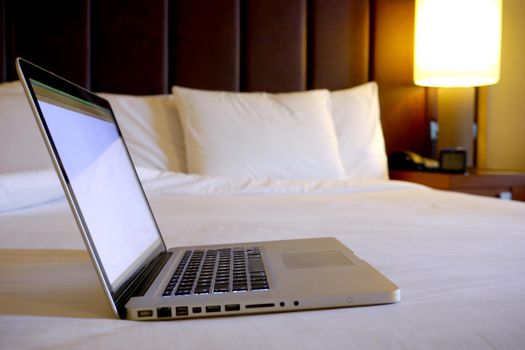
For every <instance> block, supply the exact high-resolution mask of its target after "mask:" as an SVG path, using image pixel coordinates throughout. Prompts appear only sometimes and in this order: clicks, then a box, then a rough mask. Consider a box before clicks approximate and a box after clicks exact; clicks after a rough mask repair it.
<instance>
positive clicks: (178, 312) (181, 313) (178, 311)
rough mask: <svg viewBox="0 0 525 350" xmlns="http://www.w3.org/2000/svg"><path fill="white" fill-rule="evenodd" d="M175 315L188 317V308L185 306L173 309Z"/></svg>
mask: <svg viewBox="0 0 525 350" xmlns="http://www.w3.org/2000/svg"><path fill="white" fill-rule="evenodd" d="M175 315H177V316H188V307H187V306H177V307H176V308H175Z"/></svg>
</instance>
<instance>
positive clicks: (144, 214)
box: [30, 79, 162, 290]
mask: <svg viewBox="0 0 525 350" xmlns="http://www.w3.org/2000/svg"><path fill="white" fill-rule="evenodd" d="M30 82H31V85H32V87H33V91H34V92H35V96H36V98H37V100H38V105H39V107H40V110H41V112H42V116H43V119H44V123H45V126H46V128H47V131H48V134H49V136H50V139H51V140H50V141H51V142H52V144H53V145H54V148H55V149H56V152H57V153H58V158H59V159H58V161H59V163H60V166H61V168H62V172H63V173H65V176H64V177H65V179H66V182H67V183H68V184H69V188H70V189H71V192H72V197H73V200H74V201H75V202H76V207H77V209H78V210H79V212H80V215H81V217H82V220H83V223H84V226H85V229H86V230H87V231H88V233H89V236H90V238H91V241H92V244H93V245H94V247H95V249H94V250H95V253H96V254H97V256H98V259H99V261H100V263H101V265H102V269H103V272H104V274H105V275H106V278H107V279H108V281H109V283H110V284H111V287H112V289H113V290H115V289H117V288H118V287H119V286H120V285H121V284H122V283H123V282H124V281H125V280H126V279H127V278H128V277H129V276H130V275H131V273H132V272H133V271H135V270H136V269H137V267H138V266H140V265H142V264H143V263H144V261H145V259H147V258H148V257H149V256H150V255H151V254H152V252H153V251H154V250H155V249H156V248H158V246H159V244H161V241H162V239H161V237H160V234H159V232H158V228H157V225H156V223H155V220H154V218H153V215H152V213H151V210H150V208H149V206H148V203H147V202H146V199H145V197H144V193H143V191H142V188H141V185H140V183H139V182H138V179H137V177H136V174H135V171H134V169H133V164H132V163H131V160H130V158H129V156H128V153H127V150H126V147H125V145H124V142H123V140H122V137H121V135H120V134H119V130H118V128H117V126H116V125H115V122H114V118H113V116H112V114H111V111H110V110H109V109H106V108H104V107H102V106H99V105H97V104H94V103H92V102H89V101H85V100H82V99H80V98H78V97H76V96H72V95H69V94H67V93H65V92H63V91H60V90H57V89H55V88H53V87H50V86H47V85H45V84H43V83H41V82H39V81H36V80H33V79H30Z"/></svg>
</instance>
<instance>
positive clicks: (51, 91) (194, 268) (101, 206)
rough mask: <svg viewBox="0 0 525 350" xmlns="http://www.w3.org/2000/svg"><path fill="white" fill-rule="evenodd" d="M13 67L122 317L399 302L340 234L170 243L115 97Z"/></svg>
mask: <svg viewBox="0 0 525 350" xmlns="http://www.w3.org/2000/svg"><path fill="white" fill-rule="evenodd" d="M16 68H17V72H18V75H19V77H20V80H21V82H22V85H23V87H24V90H25V92H26V95H27V97H28V100H29V104H30V105H31V108H32V110H33V113H34V115H35V117H36V121H37V124H38V126H39V129H40V131H41V133H42V136H43V138H44V140H45V143H46V145H47V149H48V151H49V154H50V156H51V158H52V160H53V163H54V166H55V169H56V172H57V174H58V177H59V178H60V181H61V183H62V187H63V189H64V192H65V195H66V198H67V200H68V202H69V205H70V207H71V211H72V212H73V215H74V217H75V219H76V222H77V225H78V228H79V230H80V232H81V234H82V237H83V239H84V243H85V245H86V248H87V250H88V251H89V254H90V256H91V260H92V262H93V265H94V267H95V269H96V271H97V274H98V276H99V279H100V282H101V284H102V287H103V289H104V292H105V294H106V296H107V299H108V301H109V304H110V305H111V308H112V309H113V311H114V313H115V315H116V316H118V317H120V318H127V319H132V320H168V319H186V318H199V317H210V316H225V315H229V316H232V315H243V314H256V313H268V312H284V311H298V310H308V309H321V308H336V307H348V306H360V305H374V304H386V303H395V302H397V301H399V300H400V289H399V287H398V286H396V285H395V284H394V283H393V282H391V281H390V280H389V279H388V278H386V277H385V276H383V275H382V274H381V273H380V272H378V271H377V270H376V269H374V268H373V267H372V266H371V265H369V264H368V263H367V262H365V261H364V260H362V259H360V258H359V257H358V256H357V255H355V254H354V253H353V252H352V251H351V250H350V249H348V248H347V247H346V246H344V245H343V244H342V243H340V242H339V241H338V240H337V239H335V238H330V237H323V238H315V239H295V240H281V241H264V242H263V241H261V242H250V243H246V242H239V243H232V244H223V245H207V246H192V247H175V248H170V249H167V247H166V245H165V243H164V241H163V238H162V235H161V233H160V231H159V228H158V226H157V223H156V222H155V218H154V215H153V213H152V210H151V208H150V205H149V204H148V200H147V199H146V196H145V195H144V190H143V188H142V186H141V183H140V181H139V179H138V176H137V173H136V171H135V168H134V166H133V162H132V160H131V157H130V155H129V152H128V150H127V147H126V143H125V142H124V139H123V137H122V134H121V131H120V129H119V126H118V123H117V121H116V120H115V116H114V114H113V112H112V110H111V106H110V104H109V102H108V101H107V100H105V99H103V98H101V97H99V96H97V95H96V94H94V93H92V92H90V91H88V90H86V89H84V88H82V87H80V86H77V85H75V84H73V83H71V82H69V81H67V80H65V79H63V78H61V77H59V76H57V75H55V74H53V73H50V72H48V71H46V70H44V69H42V68H40V67H38V66H36V65H34V64H32V63H30V62H28V61H26V60H24V59H21V58H18V59H17V60H16Z"/></svg>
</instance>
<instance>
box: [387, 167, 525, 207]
mask: <svg viewBox="0 0 525 350" xmlns="http://www.w3.org/2000/svg"><path fill="white" fill-rule="evenodd" d="M390 178H391V179H392V180H404V181H411V182H417V183H420V184H423V185H427V186H429V187H432V188H436V189H440V190H447V191H456V192H464V193H472V194H477V195H481V196H489V197H500V198H503V199H514V200H519V201H525V172H513V171H494V170H480V169H471V170H469V172H468V173H467V174H449V173H440V172H429V171H411V170H391V171H390Z"/></svg>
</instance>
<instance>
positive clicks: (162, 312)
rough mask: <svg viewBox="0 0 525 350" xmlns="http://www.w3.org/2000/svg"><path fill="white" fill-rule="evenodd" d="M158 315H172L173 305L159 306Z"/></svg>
mask: <svg viewBox="0 0 525 350" xmlns="http://www.w3.org/2000/svg"><path fill="white" fill-rule="evenodd" d="M157 317H171V307H159V308H157Z"/></svg>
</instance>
